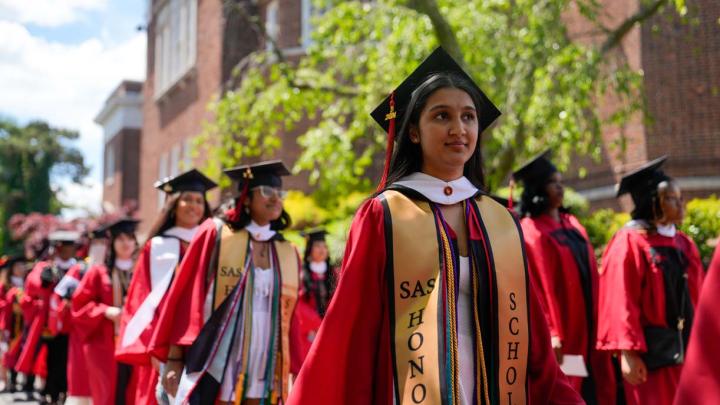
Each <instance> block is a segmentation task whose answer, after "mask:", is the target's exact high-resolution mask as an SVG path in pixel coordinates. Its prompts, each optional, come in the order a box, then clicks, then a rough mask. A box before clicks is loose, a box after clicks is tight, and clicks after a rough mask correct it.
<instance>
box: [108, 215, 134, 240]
mask: <svg viewBox="0 0 720 405" xmlns="http://www.w3.org/2000/svg"><path fill="white" fill-rule="evenodd" d="M139 222H140V221H139V220H137V219H134V218H120V219H118V220H116V221H114V222H112V223H110V224H108V225H107V226H106V227H105V229H106V231H107V232H109V233H110V235H112V236H117V235H119V234H121V233H125V234H129V235H132V234H134V233H135V229H136V228H137V225H138V223H139Z"/></svg>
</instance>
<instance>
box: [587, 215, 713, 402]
mask: <svg viewBox="0 0 720 405" xmlns="http://www.w3.org/2000/svg"><path fill="white" fill-rule="evenodd" d="M678 253H679V254H681V255H682V256H684V257H685V259H686V260H687V263H688V265H687V275H688V280H687V281H688V290H689V293H690V299H691V301H692V304H693V305H694V304H695V303H696V302H697V298H698V294H699V291H700V286H701V285H702V278H703V268H702V262H701V261H700V254H699V253H698V250H697V247H696V246H695V243H694V242H693V241H692V240H691V239H690V238H688V237H687V236H686V235H685V234H683V233H682V232H680V231H678V232H677V234H676V235H675V236H674V237H672V238H669V237H665V236H662V235H659V234H657V233H654V232H653V233H648V232H646V231H644V230H639V229H635V228H632V227H625V228H623V229H621V230H620V231H618V232H617V233H616V234H615V236H613V238H612V240H611V241H610V243H609V244H608V246H607V248H606V249H605V252H604V254H603V258H602V269H601V272H600V289H599V299H598V308H599V310H598V311H599V312H598V341H597V348H598V349H600V350H608V351H612V352H617V351H620V350H636V351H638V352H640V353H642V352H645V351H647V346H646V343H645V335H644V332H643V329H644V327H646V326H659V327H667V326H668V320H667V319H666V312H665V306H666V302H667V300H666V295H665V280H664V277H665V276H664V274H665V272H668V273H673V272H674V273H676V272H678V271H679V267H680V266H679V265H678V264H677V259H676V258H677V257H678ZM681 370H682V366H681V365H679V366H673V367H663V368H660V369H658V370H655V371H649V372H648V378H647V381H646V382H645V383H643V384H639V385H635V386H633V385H630V384H628V383H627V382H624V384H625V397H626V399H627V401H628V403H629V404H630V405H633V404H639V405H644V404H653V405H665V404H667V405H670V404H672V401H673V397H674V396H675V390H676V389H677V384H678V382H679V379H680V372H681Z"/></svg>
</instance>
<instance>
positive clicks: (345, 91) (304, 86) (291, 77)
mask: <svg viewBox="0 0 720 405" xmlns="http://www.w3.org/2000/svg"><path fill="white" fill-rule="evenodd" d="M225 4H226V6H227V7H229V8H230V9H231V10H235V11H237V12H238V13H240V15H241V16H242V17H243V18H245V20H247V21H248V22H249V23H250V24H252V26H253V29H254V30H255V32H256V33H257V34H258V35H259V36H260V37H261V38H263V39H264V40H266V41H268V42H269V43H270V50H271V52H272V53H273V55H274V56H275V59H276V60H277V62H278V67H279V68H280V73H281V74H282V75H283V77H284V78H285V80H287V82H288V84H289V85H290V87H294V88H296V89H298V90H312V91H322V92H329V93H333V94H335V95H337V96H341V97H356V96H358V95H360V92H359V91H357V90H356V89H353V88H349V87H339V86H327V85H315V84H311V83H307V82H299V81H298V79H297V77H296V76H295V72H293V71H292V69H290V63H289V62H288V60H287V58H286V57H285V54H284V53H283V52H282V49H280V47H279V46H278V43H277V40H275V38H273V37H272V36H271V35H270V34H268V32H267V30H266V29H265V24H263V21H262V20H261V19H260V17H259V16H258V15H255V14H252V13H250V12H249V11H248V10H247V9H246V8H245V7H244V6H243V5H241V4H239V3H237V2H235V1H233V0H227V1H226V3H225ZM241 62H242V61H241Z"/></svg>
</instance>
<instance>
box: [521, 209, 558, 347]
mask: <svg viewBox="0 0 720 405" xmlns="http://www.w3.org/2000/svg"><path fill="white" fill-rule="evenodd" d="M521 223H522V228H523V234H524V236H525V246H526V251H527V258H528V269H529V272H530V277H532V280H533V284H534V286H535V294H536V295H537V298H538V302H539V304H540V307H541V308H542V313H543V314H544V315H545V320H546V321H547V325H548V328H550V335H551V336H557V337H558V338H559V339H560V341H561V342H562V341H563V340H564V339H565V337H564V336H563V334H562V330H561V329H562V328H561V327H560V325H562V322H561V319H562V316H563V315H562V313H561V312H560V310H561V308H558V306H557V305H552V303H553V302H555V301H556V299H555V297H558V296H560V293H559V292H558V291H557V286H558V284H559V283H558V281H557V280H558V277H562V272H561V271H560V270H562V269H561V266H560V264H559V260H558V257H557V251H556V249H555V247H554V246H553V245H552V243H551V242H550V241H549V240H548V239H547V236H545V235H543V234H542V232H540V230H539V229H537V228H536V227H535V226H534V225H533V224H532V221H531V220H530V219H528V218H525V219H523V220H522V222H521Z"/></svg>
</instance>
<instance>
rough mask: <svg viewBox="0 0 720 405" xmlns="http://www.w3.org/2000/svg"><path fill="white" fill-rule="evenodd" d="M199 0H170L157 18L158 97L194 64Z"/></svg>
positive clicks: (156, 92) (156, 80)
mask: <svg viewBox="0 0 720 405" xmlns="http://www.w3.org/2000/svg"><path fill="white" fill-rule="evenodd" d="M196 49H197V0H168V1H167V2H166V3H165V5H164V6H162V8H161V9H160V11H159V12H158V13H157V18H156V20H155V97H156V98H158V97H160V96H162V95H163V94H164V93H165V92H167V91H168V90H169V89H170V88H171V87H172V86H173V85H174V84H175V83H176V82H177V81H179V80H180V79H182V78H183V76H185V74H187V72H188V71H190V69H192V67H193V66H195V59H196Z"/></svg>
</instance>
